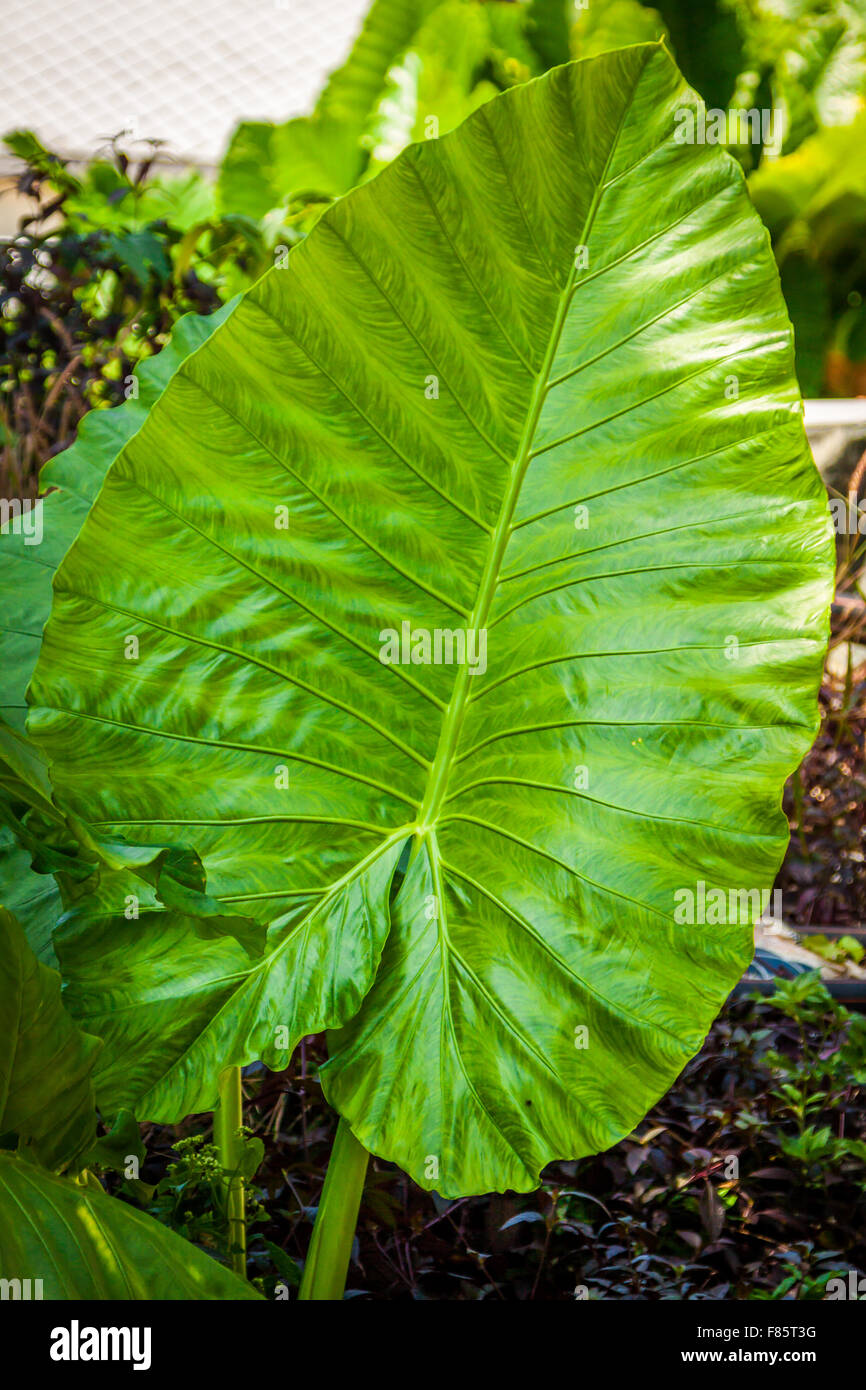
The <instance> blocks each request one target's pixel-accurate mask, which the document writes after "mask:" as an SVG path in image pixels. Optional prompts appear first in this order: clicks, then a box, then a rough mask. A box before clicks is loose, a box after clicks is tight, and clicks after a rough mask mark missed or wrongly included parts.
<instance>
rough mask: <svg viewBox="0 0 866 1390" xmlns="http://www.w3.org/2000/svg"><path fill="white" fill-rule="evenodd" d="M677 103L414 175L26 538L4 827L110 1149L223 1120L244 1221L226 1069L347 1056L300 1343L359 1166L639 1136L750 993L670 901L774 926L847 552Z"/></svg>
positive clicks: (535, 134) (615, 97) (432, 159)
mask: <svg viewBox="0 0 866 1390" xmlns="http://www.w3.org/2000/svg"><path fill="white" fill-rule="evenodd" d="M694 103H695V97H694V94H693V93H692V92H691V91H690V90H689V89H688V88H687V87H686V86H685V84H684V83H683V81H682V79H681V78H680V76H679V74H678V72H677V70H676V68H675V67H674V65H673V63H672V62H671V60H670V58H669V56H668V55H667V53H666V52H665V51H664V49H663V47H661V46H659V45H656V44H651V45H641V46H636V47H631V48H626V49H622V50H619V51H616V52H612V53H607V54H603V55H601V56H600V57H598V58H594V59H591V60H587V61H584V62H578V63H575V64H571V65H569V66H567V67H562V68H558V69H556V70H555V71H553V72H551V73H549V74H548V75H546V76H545V77H543V78H540V79H539V80H538V81H536V82H532V83H527V84H525V85H520V86H516V87H515V88H514V89H513V90H511V91H509V92H507V93H505V94H504V95H502V96H500V97H498V98H496V99H495V100H493V101H491V102H488V103H486V104H484V105H482V106H481V107H480V108H479V109H478V110H477V111H476V112H475V113H474V114H473V115H472V116H470V117H469V119H468V120H467V121H466V122H465V123H464V124H463V125H462V126H461V127H460V129H459V130H457V131H456V132H454V133H453V134H451V135H448V136H445V137H443V138H442V139H440V140H428V141H426V142H425V143H423V144H421V145H414V146H410V147H409V148H408V149H407V150H405V151H404V152H403V153H402V154H401V155H400V157H399V158H398V159H397V160H396V161H395V162H394V163H393V164H391V165H389V166H388V167H387V168H386V169H385V170H384V172H383V173H382V174H381V175H380V176H379V177H378V178H377V179H375V180H372V181H371V182H369V183H368V184H365V185H363V186H362V187H360V188H358V189H356V190H355V191H354V192H352V193H351V194H349V195H348V196H347V197H345V198H343V199H341V200H340V201H338V202H337V203H336V204H335V205H334V206H333V207H332V208H330V209H328V211H327V212H325V213H324V215H323V216H322V217H321V218H320V220H319V221H318V222H317V224H316V226H315V228H314V229H313V231H312V232H311V233H310V235H309V236H308V237H307V239H306V240H305V241H303V242H302V243H301V244H300V245H298V246H297V247H295V249H294V250H293V251H292V252H291V255H290V256H289V258H288V263H287V265H286V266H285V267H282V266H277V267H275V268H274V269H273V270H271V271H270V272H269V273H268V274H267V275H265V276H264V277H263V278H262V279H261V280H260V281H259V282H258V283H257V284H256V285H255V286H254V287H253V288H252V289H251V290H250V291H248V292H247V294H246V295H244V297H243V298H242V299H241V300H240V302H239V303H237V304H236V305H234V306H231V307H230V309H229V310H227V311H226V314H225V317H224V319H223V321H222V322H221V323H220V324H219V325H218V326H217V327H216V328H215V329H214V331H213V332H211V333H208V334H202V335H201V338H200V340H199V341H197V342H195V341H193V338H192V335H191V336H190V338H189V339H188V342H189V347H188V348H187V350H186V351H184V350H179V351H178V352H177V353H176V354H175V355H174V358H173V359H172V360H171V361H170V362H168V363H167V364H166V369H165V371H164V372H163V374H162V376H161V378H160V383H159V389H158V391H157V392H156V394H155V398H154V399H153V400H152V402H149V403H148V408H147V409H146V410H145V408H144V407H142V405H141V402H140V401H136V402H135V403H130V405H129V406H124V407H121V411H120V412H118V421H117V427H116V429H115V428H111V429H106V428H104V427H102V426H100V428H99V430H98V431H97V430H96V428H94V429H93V430H92V431H90V433H89V434H88V433H87V432H86V431H85V430H83V431H82V436H81V440H80V441H79V444H78V445H77V446H76V448H77V449H78V450H79V454H78V463H77V466H76V468H75V469H73V470H64V468H63V461H62V460H57V461H56V462H55V463H54V464H53V465H52V469H51V472H50V474H49V475H48V476H47V479H46V481H48V480H50V481H51V482H53V483H55V484H58V485H59V486H60V488H61V491H60V492H59V494H58V495H57V496H56V497H54V496H52V497H49V498H48V499H46V503H45V504H44V505H45V507H46V524H48V525H49V526H50V522H51V518H52V515H53V514H54V513H57V516H58V518H59V517H60V513H61V510H62V509H63V508H65V507H66V506H68V505H70V499H74V498H75V491H74V490H75V488H76V486H78V484H77V482H76V479H79V478H81V477H87V479H88V481H87V483H86V484H85V485H84V486H83V487H81V488H80V491H81V492H82V494H83V495H82V496H81V497H80V498H78V499H77V502H76V506H77V507H78V513H79V520H78V523H77V524H78V526H79V527H80V529H78V530H77V536H76V538H75V540H74V543H73V544H71V547H70V548H69V549H68V550H67V551H66V554H65V558H63V559H62V561H61V563H60V564H59V567H58V568H57V571H56V574H55V577H54V581H53V601H52V606H51V615H50V618H49V621H48V623H47V626H46V627H45V630H44V633H42V635H41V646H40V649H39V656H38V662H37V664H36V667H35V671H33V674H32V679H31V681H30V689H29V694H28V703H29V705H30V714H29V717H28V721H27V727H26V730H25V731H24V733H23V734H22V733H21V730H20V728H18V729H17V730H14V731H13V732H14V733H15V735H16V738H17V742H16V743H14V748H15V750H16V753H17V758H18V761H17V764H16V765H15V766H11V764H10V766H11V772H10V774H9V779H8V780H9V786H10V793H9V805H10V810H9V816H8V823H9V826H10V830H11V833H12V835H13V837H14V839H15V843H16V844H22V845H24V846H26V847H27V848H31V847H32V849H33V868H34V869H35V870H36V871H39V872H42V871H48V872H51V873H53V874H54V875H55V877H56V879H57V882H58V886H59V890H60V892H61V893H62V895H63V900H64V906H65V908H66V911H65V914H64V916H63V918H62V919H61V921H60V923H59V925H58V927H57V930H56V931H55V933H54V937H53V948H54V950H55V951H56V953H57V957H58V960H59V963H60V968H61V971H62V974H63V977H64V980H65V992H64V1001H65V1005H66V1007H67V1009H68V1010H69V1012H70V1014H71V1015H72V1016H73V1017H74V1018H75V1019H76V1020H77V1021H78V1023H79V1025H80V1026H81V1027H82V1028H84V1029H85V1030H86V1031H87V1032H88V1033H89V1034H93V1035H95V1036H96V1037H98V1038H99V1039H100V1040H101V1042H102V1047H101V1049H100V1050H99V1052H98V1053H96V1054H95V1057H94V1062H93V1071H92V1076H93V1085H94V1088H95V1094H96V1098H97V1101H98V1104H99V1106H100V1109H101V1111H102V1113H103V1114H104V1115H106V1116H113V1115H114V1114H115V1113H116V1112H117V1111H119V1110H121V1109H124V1108H125V1109H130V1110H133V1111H134V1112H135V1113H136V1115H137V1116H138V1117H139V1118H140V1119H148V1120H156V1121H159V1120H161V1121H167V1122H173V1121H175V1120H177V1119H179V1118H180V1117H182V1116H184V1115H186V1114H190V1113H193V1112H198V1111H201V1110H205V1109H209V1108H211V1107H213V1106H214V1104H215V1103H217V1101H219V1106H218V1124H217V1133H218V1144H219V1150H220V1155H221V1159H222V1162H223V1166H224V1168H225V1169H226V1170H227V1172H228V1173H229V1175H230V1178H231V1181H233V1182H234V1184H235V1192H236V1194H237V1197H238V1201H237V1202H236V1204H235V1206H234V1208H233V1211H230V1214H229V1216H230V1220H234V1221H235V1223H236V1224H240V1223H241V1220H242V1218H241V1213H240V1198H241V1197H242V1193H243V1175H242V1169H243V1164H242V1162H241V1159H240V1158H239V1156H238V1153H237V1145H238V1143H239V1140H240V1137H241V1136H240V1114H239V1104H238V1097H239V1076H238V1068H239V1067H240V1066H241V1065H242V1064H244V1063H247V1062H249V1061H251V1060H254V1059H259V1060H262V1061H264V1062H265V1063H266V1064H267V1065H268V1066H270V1067H272V1068H274V1069H279V1068H281V1067H284V1066H285V1065H286V1064H287V1062H288V1060H289V1057H290V1056H291V1053H292V1051H293V1049H294V1047H295V1046H296V1044H297V1043H298V1041H299V1040H300V1039H301V1038H303V1037H304V1036H305V1035H307V1034H310V1033H314V1032H319V1031H322V1030H324V1029H327V1030H329V1039H330V1042H329V1046H330V1059H329V1061H328V1063H327V1066H326V1067H325V1068H324V1071H323V1081H324V1085H325V1090H326V1094H327V1096H328V1098H329V1100H330V1101H331V1102H332V1104H333V1105H334V1106H335V1108H336V1109H337V1110H338V1111H339V1112H340V1114H341V1116H342V1117H343V1119H342V1122H341V1126H340V1130H339V1132H338V1137H337V1141H336V1145H335V1149H334V1156H333V1159H332V1163H331V1167H330V1169H329V1173H328V1178H327V1182H326V1188H325V1192H324V1194H323V1200H322V1203H321V1207H320V1212H319V1219H318V1221H317V1223H316V1228H315V1233H314V1238H313V1245H312V1247H311V1250H310V1254H309V1257H308V1260H307V1265H306V1268H305V1273H304V1283H303V1286H302V1296H305V1297H312V1298H317V1297H329V1296H339V1292H340V1290H341V1289H342V1284H343V1279H344V1275H345V1268H346V1263H347V1260H348V1253H349V1249H350V1246H351V1239H352V1229H353V1226H354V1220H355V1214H356V1211H357V1205H358V1201H359V1198H360V1193H361V1188H362V1185H363V1181H364V1173H365V1169H366V1164H367V1151H368V1150H372V1151H373V1152H375V1153H378V1154H380V1155H382V1156H384V1157H386V1158H389V1159H392V1160H394V1161H395V1162H397V1163H398V1164H400V1166H401V1167H402V1168H404V1169H405V1171H406V1172H408V1173H409V1174H410V1175H411V1176H412V1177H414V1178H415V1180H416V1181H417V1182H419V1183H420V1184H421V1185H422V1186H423V1187H425V1188H427V1189H435V1190H436V1191H438V1192H439V1193H441V1194H444V1195H446V1196H454V1195H461V1194H465V1193H472V1192H481V1191H490V1190H500V1191H501V1190H504V1189H506V1188H511V1189H513V1190H515V1191H518V1192H520V1191H527V1190H529V1189H531V1188H533V1187H535V1186H537V1184H538V1182H539V1174H540V1171H541V1169H542V1168H543V1166H544V1165H545V1163H547V1162H548V1161H549V1160H551V1159H554V1158H557V1157H563V1156H566V1157H570V1158H576V1157H579V1156H580V1155H582V1154H589V1153H595V1152H597V1151H598V1150H599V1149H603V1148H605V1147H607V1146H609V1145H611V1144H612V1143H615V1142H616V1141H617V1140H618V1139H619V1138H621V1137H622V1136H623V1135H624V1134H626V1133H628V1132H629V1131H630V1130H631V1129H632V1128H633V1127H634V1125H635V1124H636V1123H637V1122H638V1121H639V1120H640V1119H641V1117H642V1116H643V1115H644V1114H645V1112H646V1110H647V1108H648V1106H649V1105H650V1104H651V1103H652V1101H653V1100H654V1099H655V1098H656V1097H657V1096H658V1095H659V1094H660V1093H661V1092H662V1091H663V1089H664V1088H665V1087H666V1086H667V1085H668V1084H669V1083H670V1082H671V1081H672V1080H673V1078H674V1077H675V1076H676V1075H677V1074H678V1073H679V1071H680V1070H681V1069H682V1067H683V1066H684V1064H685V1063H686V1061H687V1060H688V1058H689V1057H690V1056H692V1055H693V1054H694V1053H695V1052H696V1051H697V1049H698V1048H699V1046H700V1043H701V1040H702V1038H703V1037H704V1035H705V1033H706V1031H707V1028H708V1027H709V1025H710V1023H711V1020H712V1018H713V1016H714V1015H715V1013H716V1012H717V1010H718V1008H719V1006H720V1004H721V1003H722V1001H723V1000H724V998H725V997H726V995H727V993H728V992H729V990H730V988H731V987H732V986H733V984H734V983H735V981H736V980H737V978H738V976H739V974H740V973H741V971H742V969H743V967H744V966H745V964H746V963H747V961H748V959H749V957H750V954H751V916H750V915H749V913H746V914H745V915H743V916H737V917H736V918H735V919H733V920H732V919H729V920H726V921H722V922H718V923H717V924H716V925H713V926H712V927H711V928H710V929H709V930H702V929H701V928H700V927H698V928H697V929H696V927H695V926H694V925H688V924H686V923H683V922H681V921H680V920H678V918H677V916H676V914H675V912H674V904H675V902H676V894H677V893H678V892H680V891H682V890H683V889H684V888H685V889H686V890H688V889H689V887H690V886H691V885H693V884H695V883H696V882H698V881H704V882H709V883H711V884H713V885H715V886H716V889H717V891H723V892H726V893H727V892H728V891H731V892H739V891H741V890H742V889H743V886H744V885H749V886H754V888H755V889H760V888H768V887H769V885H770V884H771V882H772V879H773V875H774V872H775V869H776V867H777V866H778V863H779V860H780V858H781V855H782V852H783V849H784V846H785V842H786V838H787V836H786V825H785V822H784V818H783V817H782V816H781V815H780V812H779V801H780V794H781V788H782V784H783V782H784V779H785V777H786V775H787V773H788V772H789V771H790V770H791V769H792V768H793V767H794V766H795V765H796V764H797V763H798V762H799V760H800V758H801V756H802V754H803V753H804V751H805V749H806V748H807V746H808V743H809V741H810V738H811V737H812V735H813V733H814V730H815V725H816V701H815V695H816V689H817V684H818V680H819V677H820V670H821V661H822V653H823V650H824V647H825V645H826V635H827V614H828V607H829V602H830V595H831V588H832V559H833V544H832V529H831V526H830V522H829V516H828V512H827V505H826V497H825V495H824V493H823V489H822V487H821V484H820V481H819V479H818V477H817V474H816V472H815V469H814V466H813V464H812V461H811V458H810V455H809V452H808V448H807V445H806V442H805V436H804V433H803V426H802V418H801V405H800V401H799V396H798V392H797V387H796V382H795V379H794V376H793V357H792V347H791V336H790V327H789V324H788V321H787V317H786V315H785V311H784V305H783V302H782V299H781V295H780V293H779V287H778V278H777V274H776V270H775V265H774V262H773V259H772V256H771V254H770V251H769V248H768V246H767V240H766V235H765V233H764V230H763V228H762V226H761V223H760V221H759V219H758V217H757V215H756V214H755V212H754V210H753V209H752V207H751V205H750V203H749V200H748V197H747V195H746V193H745V188H744V183H743V178H742V174H741V173H740V171H739V170H738V169H737V167H736V165H735V164H734V163H733V162H732V161H731V160H730V159H729V157H728V156H727V155H726V154H725V153H724V152H722V151H720V150H719V149H718V148H715V147H713V146H706V145H693V146H688V145H682V144H679V143H678V142H677V141H676V139H675V115H676V112H677V111H678V110H679V109H680V108H682V106H683V105H684V104H685V105H689V104H691V105H692V106H693V105H694ZM163 357H165V354H163ZM124 411H131V412H132V413H131V414H130V415H129V416H127V417H126V418H127V420H128V421H131V423H128V424H123V423H121V421H120V418H119V416H120V413H121V412H124ZM82 462H84V465H85V466H84V467H83V468H82V467H81V464H82ZM109 465H110V466H109ZM102 479H104V481H101V480H102ZM100 481H101V486H100V485H99V484H100ZM94 499H95V500H94ZM49 508H50V509H51V510H49ZM83 514H86V519H84V520H83V524H81V519H80V518H81V515H83ZM768 516H769V517H771V518H772V526H768ZM74 534H75V529H74V528H73V535H74ZM69 539H71V537H70V538H69ZM15 540H16V542H17V541H18V540H19V538H17V537H16V538H15ZM4 544H5V542H4ZM21 548H23V546H19V549H21ZM62 548H63V547H61V549H62ZM13 549H14V547H13ZM696 557H698V558H696ZM43 597H44V596H43ZM30 632H31V636H30V638H29V640H28V642H27V644H26V648H25V647H24V646H22V645H21V644H18V645H14V643H15V642H17V635H16V634H14V633H8V634H7V638H6V640H8V641H10V642H13V647H12V648H10V650H13V651H14V652H15V653H17V656H16V664H15V670H16V671H17V672H18V673H19V674H18V675H17V676H16V677H15V679H16V680H17V679H20V678H21V677H22V676H23V679H24V681H26V679H27V676H28V675H29V670H26V668H27V667H28V666H29V668H30V669H31V670H32V665H33V659H34V655H35V648H36V647H37V646H38V645H39V637H40V634H39V633H38V631H35V630H34V629H33V628H31V629H30ZM443 657H444V660H443V659H442V658H443ZM22 689H23V686H22ZM16 703H17V704H21V703H23V700H22V699H20V698H19V699H18V700H17V701H16V700H14V699H13V700H12V701H11V702H10V704H11V707H12V708H13V709H14V707H15V705H16ZM19 714H20V711H19ZM8 742H10V744H11V742H12V741H11V739H10V740H8ZM22 748H24V749H26V750H27V751H28V752H29V753H30V755H31V756H32V759H33V763H34V766H35V771H34V770H33V768H30V767H29V766H25V765H24V756H23V753H22V752H21V749H22ZM40 760H41V761H40ZM709 779H712V783H713V787H714V796H713V800H712V802H711V803H709V804H708V802H707V795H706V786H707V782H708V780H709ZM16 798H17V800H16ZM239 913H242V914H244V915H242V916H240V915H238V914H239ZM25 926H26V924H25ZM16 1161H20V1160H16ZM235 1253H236V1255H238V1250H237V1248H236V1250H235ZM241 1263H242V1251H241V1252H240V1255H239V1258H238V1267H240V1265H241Z"/></svg>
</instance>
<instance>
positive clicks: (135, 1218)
mask: <svg viewBox="0 0 866 1390" xmlns="http://www.w3.org/2000/svg"><path fill="white" fill-rule="evenodd" d="M0 1278H3V1279H8V1280H20V1281H21V1286H22V1294H20V1295H19V1296H23V1297H27V1294H26V1293H23V1289H24V1287H25V1281H27V1280H29V1281H30V1283H29V1285H28V1286H27V1287H29V1288H30V1296H31V1297H34V1298H36V1297H42V1298H48V1299H70V1300H75V1301H77V1300H79V1299H100V1300H102V1299H193V1298H194V1299H200V1298H219V1299H237V1298H243V1299H248V1298H259V1297H260V1295H259V1294H257V1293H256V1291H255V1289H254V1288H253V1287H252V1286H251V1285H250V1284H248V1283H247V1281H246V1280H245V1279H239V1278H238V1276H237V1275H236V1274H232V1272H231V1271H230V1270H228V1269H224V1268H223V1267H222V1265H219V1264H217V1262H216V1260H214V1259H212V1258H211V1257H210V1255H206V1254H205V1252H204V1251H203V1250H199V1249H198V1248H197V1247H196V1246H194V1245H192V1244H190V1242H189V1241H188V1240H184V1239H183V1237H182V1236H178V1235H175V1233H174V1231H169V1230H167V1229H166V1228H165V1227H164V1226H161V1225H160V1224H159V1222H158V1221H156V1220H154V1218H153V1217H151V1216H145V1215H143V1214H142V1213H141V1212H138V1211H136V1210H135V1209H134V1208H133V1207H131V1206H128V1205H127V1204H126V1203H125V1202H122V1201H120V1200H119V1198H116V1197H109V1196H107V1195H106V1194H105V1193H103V1192H97V1191H96V1190H95V1188H93V1187H82V1186H79V1185H78V1184H77V1183H73V1182H70V1181H69V1180H68V1179H66V1178H58V1177H55V1176H54V1175H53V1174H51V1173H46V1172H45V1171H44V1170H43V1169H41V1168H37V1167H35V1166H34V1165H33V1164H31V1163H27V1162H25V1161H23V1160H22V1159H20V1158H18V1157H16V1156H15V1155H13V1154H3V1153H0ZM35 1280H40V1281H41V1285H36V1284H34V1282H33V1281H35ZM13 1287H14V1285H13ZM37 1289H38V1292H37V1291H36V1290H37ZM13 1296H14V1295H13Z"/></svg>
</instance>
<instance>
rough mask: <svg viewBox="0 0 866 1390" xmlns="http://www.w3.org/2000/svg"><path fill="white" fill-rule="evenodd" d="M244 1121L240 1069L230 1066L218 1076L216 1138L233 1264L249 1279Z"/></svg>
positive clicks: (236, 1272) (214, 1113)
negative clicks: (242, 1128) (243, 1156)
mask: <svg viewBox="0 0 866 1390" xmlns="http://www.w3.org/2000/svg"><path fill="white" fill-rule="evenodd" d="M242 1124H243V1100H242V1096H241V1069H240V1067H227V1068H226V1070H225V1071H224V1072H222V1073H221V1075H220V1079H219V1098H218V1100H217V1103H216V1109H215V1110H214V1112H213V1137H214V1143H215V1144H216V1146H217V1151H218V1153H219V1158H220V1163H221V1165H222V1169H223V1174H224V1178H225V1188H226V1212H227V1214H228V1223H229V1258H230V1261H231V1267H232V1269H233V1270H234V1272H235V1274H239V1275H240V1276H241V1278H242V1279H246V1277H247V1216H246V1192H245V1190H244V1180H243V1176H242V1175H241V1173H240V1172H239V1169H240V1166H241V1159H242V1149H243V1136H242V1134H241V1126H242Z"/></svg>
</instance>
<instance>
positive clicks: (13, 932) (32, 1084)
mask: <svg viewBox="0 0 866 1390" xmlns="http://www.w3.org/2000/svg"><path fill="white" fill-rule="evenodd" d="M0 1019H2V1025H3V1026H2V1029H0V1135H3V1136H4V1139H8V1138H9V1137H10V1136H16V1137H17V1139H18V1143H19V1145H20V1146H26V1148H27V1149H28V1151H29V1152H30V1153H32V1154H33V1156H34V1157H35V1158H36V1159H37V1160H38V1161H39V1162H40V1163H44V1164H46V1165H47V1166H49V1167H51V1168H66V1167H69V1166H70V1165H71V1164H73V1163H74V1162H75V1160H76V1159H79V1158H81V1157H82V1155H84V1154H85V1153H86V1152H87V1150H88V1149H89V1148H91V1146H92V1145H93V1143H94V1141H95V1139H96V1107H95V1102H94V1098H93V1087H92V1084H91V1072H92V1071H93V1063H94V1061H95V1058H96V1053H97V1052H98V1051H99V1048H100V1045H101V1044H100V1042H99V1039H98V1038H93V1037H90V1036H89V1035H88V1034H86V1033H83V1032H82V1031H81V1029H80V1028H78V1027H77V1025H76V1024H75V1023H73V1021H72V1019H71V1018H70V1017H69V1015H68V1014H67V1012H66V1010H65V1009H64V1007H63V1002H62V1000H61V997H60V976H59V975H58V974H57V972H56V970H50V969H48V968H47V967H46V966H44V965H42V964H41V963H40V962H39V961H38V960H37V959H36V956H35V955H34V954H33V952H32V950H31V949H30V947H29V945H28V943H27V939H26V937H25V935H24V932H23V931H22V929H21V926H20V924H19V923H18V921H17V920H16V918H15V917H13V916H12V913H11V912H7V911H6V909H5V908H3V907H0Z"/></svg>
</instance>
